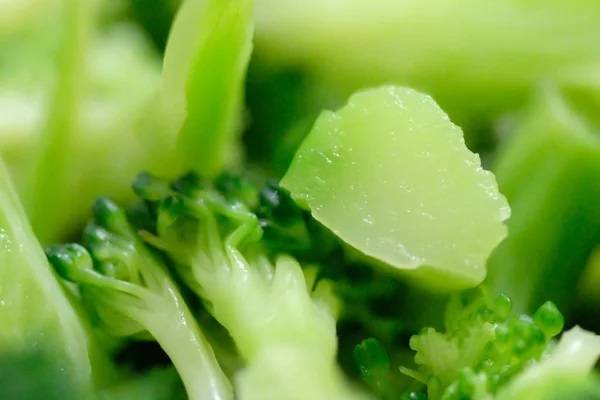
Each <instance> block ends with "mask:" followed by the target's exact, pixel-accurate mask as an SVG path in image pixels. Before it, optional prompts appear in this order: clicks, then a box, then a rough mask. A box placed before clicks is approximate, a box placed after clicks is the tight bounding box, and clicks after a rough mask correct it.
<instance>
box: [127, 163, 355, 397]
mask: <svg viewBox="0 0 600 400" xmlns="http://www.w3.org/2000/svg"><path fill="white" fill-rule="evenodd" d="M217 182H220V184H219V186H218V187H219V188H220V189H221V190H218V188H217V187H216V186H215V185H213V184H211V183H210V182H205V181H201V180H200V179H199V178H198V177H197V176H196V175H194V174H188V175H186V176H184V177H182V178H180V179H179V180H177V181H175V182H174V183H172V184H169V183H166V182H164V181H162V180H159V179H156V178H152V177H151V176H149V175H148V174H142V175H141V176H140V178H139V179H138V180H137V181H136V183H135V184H134V188H135V190H136V192H137V193H138V195H140V197H142V198H144V199H146V201H148V202H150V203H153V204H154V207H156V208H157V210H158V211H157V223H156V234H151V233H149V232H146V233H145V234H144V238H145V239H146V240H147V241H148V242H149V243H151V244H153V245H154V246H156V247H158V248H160V249H162V250H164V251H166V252H167V254H168V255H169V257H170V258H171V259H172V260H174V261H175V263H176V269H177V271H178V272H179V274H180V275H181V277H182V279H183V281H184V282H185V283H186V284H187V285H188V286H189V287H190V288H191V289H192V290H193V291H194V292H195V293H197V294H198V295H199V296H200V297H201V298H202V299H203V300H204V302H205V304H206V307H207V308H208V309H209V310H210V312H211V313H212V314H213V315H214V317H215V318H216V319H217V320H218V321H219V322H220V323H221V324H222V325H223V326H224V327H225V328H226V329H227V330H228V331H229V334H230V335H231V337H232V338H233V340H234V342H235V343H236V346H237V347H238V349H239V352H240V355H241V357H242V358H243V359H244V360H245V361H246V363H247V365H246V368H245V369H243V370H242V371H241V372H240V374H239V375H238V377H237V385H238V392H237V395H239V398H240V399H261V400H264V399H282V398H294V399H304V398H306V399H342V398H344V399H352V398H359V397H361V395H360V394H356V393H353V392H352V391H351V389H350V387H349V385H347V384H346V383H345V382H344V380H343V377H342V375H341V373H340V371H339V370H338V368H337V366H336V362H335V356H336V351H337V338H336V320H335V316H336V315H337V308H338V307H337V304H336V303H337V300H336V298H335V296H333V294H332V293H331V291H330V287H329V285H328V282H327V281H325V280H322V281H319V282H317V283H315V282H314V279H312V278H311V276H312V275H311V272H310V270H307V271H303V269H302V267H301V266H300V264H299V262H298V261H297V260H296V259H295V258H294V257H292V256H291V255H289V254H280V253H278V252H276V251H275V250H274V248H273V247H272V246H269V245H268V243H266V242H267V241H266V240H261V239H262V238H263V234H264V230H263V225H265V223H264V220H263V219H261V218H259V216H258V215H257V214H256V213H255V212H253V211H252V210H251V208H250V207H249V206H248V205H246V204H245V203H244V201H243V199H244V196H241V195H240V191H239V190H237V189H235V190H226V188H228V187H230V186H229V185H224V183H223V180H222V178H219V179H217ZM231 187H233V188H239V187H240V185H239V182H238V183H236V184H235V185H233V186H231ZM243 187H248V186H246V185H245V184H244V185H243ZM269 190H271V189H269ZM243 192H244V193H246V192H245V191H243ZM252 198H253V197H252ZM272 203H273V204H279V203H278V202H272ZM251 204H255V203H252V202H251ZM266 204H267V203H265V202H263V206H265V205H266ZM268 214H269V213H265V215H268ZM261 221H262V222H263V223H261Z"/></svg>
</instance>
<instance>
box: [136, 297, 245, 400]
mask: <svg viewBox="0 0 600 400" xmlns="http://www.w3.org/2000/svg"><path fill="white" fill-rule="evenodd" d="M168 290H169V296H170V297H171V298H172V299H173V302H172V303H169V305H170V306H172V307H171V308H172V309H171V310H164V309H163V310H161V311H160V312H159V313H157V314H154V313H150V314H143V315H142V316H141V322H142V324H143V325H144V326H145V327H146V328H147V329H148V332H150V334H151V335H152V336H153V337H154V338H155V339H156V341H157V342H158V343H160V345H161V347H162V348H163V350H164V351H165V352H166V353H167V355H168V356H169V358H170V359H171V361H172V362H173V365H174V366H175V368H176V369H177V372H178V373H179V376H180V377H181V380H182V382H183V384H184V386H185V388H186V391H187V393H188V397H189V399H190V400H206V399H213V400H231V399H233V392H232V388H231V385H230V383H229V381H228V379H227V377H225V375H224V373H223V372H222V370H221V368H219V366H218V364H217V360H216V358H215V355H214V352H213V350H212V348H211V347H210V346H209V345H208V341H207V340H206V339H205V338H204V336H203V335H202V333H201V332H200V329H199V328H198V325H197V323H196V321H195V320H194V318H193V316H192V315H191V313H190V312H189V310H188V309H187V308H181V307H178V306H177V305H178V304H181V303H180V302H182V301H183V300H182V299H181V298H180V296H179V295H177V294H176V293H175V292H174V291H172V290H170V289H168ZM164 304H165V303H163V307H164Z"/></svg>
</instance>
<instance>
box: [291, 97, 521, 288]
mask: <svg viewBox="0 0 600 400" xmlns="http://www.w3.org/2000/svg"><path fill="white" fill-rule="evenodd" d="M281 185H282V186H283V187H284V188H286V189H288V190H289V191H290V192H291V194H292V197H293V198H294V199H295V200H296V201H297V202H298V203H299V204H300V205H303V206H305V207H307V208H309V209H310V210H311V212H312V213H313V216H314V217H315V218H316V219H317V220H319V221H320V222H321V223H323V224H324V225H325V226H326V227H328V228H329V229H331V230H332V231H333V232H334V233H336V234H337V235H338V236H339V237H340V238H341V239H342V240H344V241H345V242H347V243H348V244H350V245H351V246H353V247H355V248H356V249H358V250H360V251H362V252H363V253H364V254H365V255H367V256H370V257H373V258H375V259H378V260H380V261H383V262H385V263H387V264H390V265H392V266H393V267H396V268H398V269H400V270H403V271H416V272H417V273H418V274H421V275H425V276H424V277H422V279H421V282H422V283H423V284H426V285H430V286H438V287H442V288H456V287H467V286H474V285H476V284H478V283H480V282H481V281H482V280H483V279H484V277H485V275H486V271H485V265H484V263H485V260H486V259H487V257H488V255H489V254H490V252H491V251H492V250H493V249H494V247H496V245H497V244H498V243H499V242H500V241H501V240H502V239H503V238H504V237H505V236H506V227H505V226H504V225H503V223H502V222H503V221H504V220H505V219H507V218H508V216H509V215H510V209H509V207H508V205H507V203H506V200H505V199H504V197H503V196H502V195H501V194H500V193H499V192H498V188H497V186H496V181H495V179H494V176H493V175H492V174H491V173H490V172H487V171H484V170H483V169H482V168H481V163H480V159H479V157H478V156H477V155H475V154H473V153H471V152H470V151H469V150H468V149H467V148H466V146H465V144H464V141H463V136H462V132H461V130H460V128H458V127H457V126H455V125H453V124H452V123H451V122H450V120H449V119H448V117H447V115H446V114H444V112H443V111H442V110H441V109H440V108H439V107H438V106H437V104H436V103H435V102H434V101H433V99H431V98H430V97H429V96H427V95H424V94H422V93H419V92H416V91H414V90H412V89H407V88H401V87H391V86H390V87H382V88H378V89H373V90H368V91H364V92H360V93H357V94H355V95H354V96H352V97H351V98H350V101H349V103H348V105H346V106H345V107H343V108H342V109H340V110H339V111H337V112H330V111H326V112H324V113H323V114H322V115H321V116H320V117H319V118H318V120H317V122H316V124H315V126H314V128H313V130H312V131H311V133H310V134H309V136H308V137H307V138H306V140H305V141H304V142H303V144H302V145H301V146H300V148H299V150H298V152H297V154H296V156H295V158H294V161H293V162H292V164H291V166H290V168H289V170H288V171H287V173H286V175H285V177H284V178H283V179H282V181H281ZM421 267H427V268H421Z"/></svg>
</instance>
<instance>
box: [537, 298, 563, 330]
mask: <svg viewBox="0 0 600 400" xmlns="http://www.w3.org/2000/svg"><path fill="white" fill-rule="evenodd" d="M533 320H534V321H535V323H536V325H537V326H539V327H540V329H541V330H542V331H544V334H545V335H546V336H549V337H551V336H556V335H558V334H559V333H560V332H561V331H562V330H563V327H564V325H565V318H564V317H563V315H562V314H561V312H560V311H559V310H558V308H556V306H555V305H554V303H552V302H551V301H547V302H546V303H544V305H543V306H541V307H540V308H538V310H537V311H536V312H535V314H534V315H533Z"/></svg>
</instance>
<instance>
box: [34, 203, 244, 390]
mask: <svg viewBox="0 0 600 400" xmlns="http://www.w3.org/2000/svg"><path fill="white" fill-rule="evenodd" d="M93 213H94V219H93V220H92V221H91V222H90V223H89V224H88V226H87V227H86V229H85V233H84V237H85V244H86V247H84V246H82V245H79V244H68V245H60V246H54V247H50V248H48V249H47V252H46V253H47V255H48V258H49V259H50V261H51V263H52V264H53V265H54V267H55V269H56V271H57V272H58V273H59V274H60V275H61V276H62V277H63V278H64V279H66V280H67V281H70V282H73V283H75V284H77V285H78V287H79V289H80V291H81V296H82V298H83V300H84V302H85V304H86V305H88V306H90V307H91V311H92V312H93V315H94V317H95V320H96V321H98V323H99V324H101V325H102V328H103V329H104V330H105V331H107V332H109V333H110V334H112V335H114V336H117V337H123V338H145V337H147V336H148V334H149V335H150V336H151V337H153V338H154V339H156V341H157V342H158V343H159V344H160V345H161V346H162V348H163V349H164V350H165V352H166V353H167V354H168V355H169V357H170V358H171V360H172V362H173V364H174V366H175V367H176V369H177V371H178V372H179V374H180V376H181V378H182V381H183V383H184V385H185V387H186V390H187V392H188V395H189V397H190V399H203V400H204V399H214V400H226V399H232V398H233V395H232V391H231V387H230V385H229V382H228V380H227V378H226V377H225V375H224V374H223V372H222V371H221V369H220V367H219V365H218V363H217V360H216V358H215V355H214V353H213V351H212V349H211V347H210V345H209V343H208V342H207V340H206V339H205V337H204V336H203V334H202V332H201V331H200V329H199V328H198V325H197V323H196V321H195V319H194V317H193V315H192V314H191V312H190V310H189V309H188V307H187V306H186V304H185V301H184V300H183V298H182V296H181V294H180V292H179V289H178V287H177V286H176V285H175V283H174V282H173V280H172V278H171V277H170V275H169V272H168V270H167V268H166V267H165V265H164V264H163V262H162V261H161V259H160V258H159V256H158V255H157V254H155V253H154V252H153V251H152V250H151V249H149V248H148V247H147V246H146V245H145V244H144V243H143V242H142V240H141V239H140V238H139V237H138V236H137V233H136V232H135V230H134V229H133V228H132V227H131V225H130V223H129V221H128V220H127V218H126V216H125V213H124V211H123V210H121V209H120V208H119V207H118V206H117V205H116V204H115V203H113V202H112V201H110V200H108V199H106V198H100V199H99V200H98V201H97V202H96V203H95V205H94V208H93Z"/></svg>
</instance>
